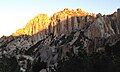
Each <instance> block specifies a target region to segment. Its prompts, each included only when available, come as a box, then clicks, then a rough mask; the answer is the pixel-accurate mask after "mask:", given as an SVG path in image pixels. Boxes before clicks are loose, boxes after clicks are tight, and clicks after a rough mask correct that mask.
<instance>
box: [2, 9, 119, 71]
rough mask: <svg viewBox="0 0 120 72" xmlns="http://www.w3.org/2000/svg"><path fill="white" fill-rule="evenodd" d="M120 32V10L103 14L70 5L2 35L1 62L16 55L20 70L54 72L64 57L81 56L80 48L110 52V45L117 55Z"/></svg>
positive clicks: (87, 51) (39, 16)
mask: <svg viewBox="0 0 120 72" xmlns="http://www.w3.org/2000/svg"><path fill="white" fill-rule="evenodd" d="M119 33H120V9H118V10H117V12H114V13H113V14H111V15H103V16H102V15H101V14H100V13H99V14H97V15H96V16H95V15H94V14H92V13H87V12H84V11H82V10H81V9H77V10H69V9H67V8H66V9H64V10H63V11H60V12H57V13H55V14H54V15H53V16H52V17H50V18H49V17H48V16H47V15H46V14H39V15H37V16H36V17H35V18H34V19H32V20H30V22H28V23H27V25H26V26H25V27H24V28H23V29H19V30H17V31H16V33H13V35H11V36H8V37H5V36H3V37H1V38H0V62H2V61H4V59H3V57H5V58H7V59H10V60H11V61H12V59H11V58H12V57H15V58H14V60H15V59H16V60H15V64H16V65H18V67H17V70H20V71H22V72H39V71H41V70H42V71H43V72H46V71H50V70H53V72H54V69H52V68H53V66H57V65H58V62H59V61H60V60H62V59H67V58H68V57H70V56H74V55H77V54H78V53H79V49H83V50H85V51H86V53H88V54H91V53H92V52H106V50H105V49H107V50H109V47H110V51H111V50H113V49H114V54H115V51H116V49H115V47H117V48H118V46H119V41H120V34H119ZM116 44H118V45H116ZM112 47H114V48H112ZM118 50H119V49H118ZM108 52H109V51H108ZM117 54H118V53H117ZM13 62H14V61H13ZM16 62H17V63H16ZM3 65H4V64H3ZM0 70H1V69H0ZM7 72H10V71H7Z"/></svg>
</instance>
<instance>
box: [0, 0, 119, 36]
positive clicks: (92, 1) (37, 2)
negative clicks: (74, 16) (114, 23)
mask: <svg viewBox="0 0 120 72" xmlns="http://www.w3.org/2000/svg"><path fill="white" fill-rule="evenodd" d="M64 8H70V9H77V8H82V9H83V10H85V11H88V12H93V13H102V14H110V13H113V12H114V11H116V10H117V8H120V0H0V36H2V35H10V34H12V33H13V32H15V31H16V30H17V29H19V28H22V27H24V26H25V25H26V24H27V22H28V21H29V20H30V19H32V18H33V17H34V16H36V15H37V14H40V13H46V14H48V15H49V16H50V15H52V14H53V13H55V12H58V11H59V10H63V9H64Z"/></svg>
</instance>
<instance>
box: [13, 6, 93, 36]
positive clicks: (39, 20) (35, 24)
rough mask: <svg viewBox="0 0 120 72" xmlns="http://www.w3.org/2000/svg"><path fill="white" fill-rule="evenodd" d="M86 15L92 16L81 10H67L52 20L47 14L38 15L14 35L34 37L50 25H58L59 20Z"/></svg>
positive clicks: (54, 15)
mask: <svg viewBox="0 0 120 72" xmlns="http://www.w3.org/2000/svg"><path fill="white" fill-rule="evenodd" d="M86 15H91V14H90V13H87V12H85V11H83V10H82V9H80V8H78V9H76V10H73V9H69V8H65V9H63V10H62V11H59V12H57V13H54V14H53V16H52V17H50V18H49V16H48V15H47V14H38V15H36V16H35V17H34V18H33V19H31V20H30V21H29V22H28V23H27V24H26V26H25V27H24V28H22V29H18V30H17V31H16V32H15V33H13V34H12V35H13V36H19V35H34V34H36V33H38V32H41V31H42V30H44V29H48V27H49V25H50V23H52V22H55V23H57V20H58V19H60V20H62V21H63V20H64V19H66V17H72V16H86ZM54 25H56V24H54ZM54 25H53V26H54Z"/></svg>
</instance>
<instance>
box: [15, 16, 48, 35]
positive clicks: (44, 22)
mask: <svg viewBox="0 0 120 72" xmlns="http://www.w3.org/2000/svg"><path fill="white" fill-rule="evenodd" d="M49 22H50V20H49V17H48V16H47V15H46V14H39V15H37V16H36V17H35V18H33V19H32V20H30V21H29V22H28V23H27V25H26V26H25V27H24V28H23V29H19V30H17V31H16V33H13V36H19V35H34V34H36V33H38V32H39V31H42V30H44V29H48V25H49Z"/></svg>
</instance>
